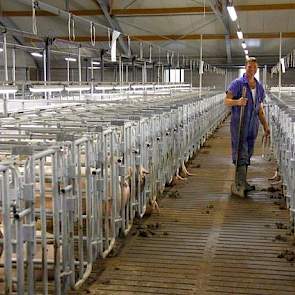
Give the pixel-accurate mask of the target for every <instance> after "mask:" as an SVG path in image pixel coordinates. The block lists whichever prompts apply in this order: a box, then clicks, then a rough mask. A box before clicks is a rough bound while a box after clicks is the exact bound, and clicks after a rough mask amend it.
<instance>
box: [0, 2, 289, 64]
mask: <svg viewBox="0 0 295 295" xmlns="http://www.w3.org/2000/svg"><path fill="white" fill-rule="evenodd" d="M103 1H105V2H107V5H108V7H109V13H110V14H111V15H112V18H113V19H114V20H115V21H116V23H117V24H116V25H119V26H118V27H117V29H118V28H120V30H121V31H122V32H123V33H124V34H125V35H129V36H130V37H131V40H132V42H131V48H132V51H133V53H134V54H137V55H138V54H139V43H140V42H141V41H140V40H144V41H143V44H144V45H143V46H144V52H145V55H148V51H149V44H153V56H158V55H159V52H160V54H161V55H162V56H165V55H166V51H167V50H169V51H174V52H175V55H177V54H178V53H179V55H180V56H182V55H185V56H189V57H193V58H199V54H200V44H201V42H200V36H201V35H202V37H203V41H202V44H203V56H204V60H205V61H207V62H209V63H211V64H218V65H222V64H227V63H229V62H230V59H229V55H230V56H231V62H230V63H231V64H242V63H243V62H244V57H245V55H244V52H243V50H242V47H241V41H240V40H238V39H237V36H236V30H237V24H236V23H233V22H231V21H230V19H229V16H228V14H227V12H226V9H225V8H224V9H223V10H222V11H221V12H222V13H223V14H222V15H221V17H220V15H219V16H218V15H216V14H215V13H214V12H213V11H212V9H211V7H212V6H210V5H213V7H215V8H217V7H218V5H219V3H221V4H223V5H224V7H225V6H226V4H225V3H226V1H222V0H206V1H204V0H199V1H197V0H183V1H179V0H158V1H151V0H109V1H107V0H83V1H78V0H42V2H45V3H47V4H50V5H51V6H55V7H58V8H60V9H63V10H66V9H67V8H69V10H70V11H71V12H72V13H73V14H75V15H80V16H81V17H83V18H85V19H88V20H91V21H93V22H96V23H100V24H104V25H107V26H110V23H109V22H108V21H107V20H106V18H105V16H104V15H103V13H102V11H101V10H100V6H99V4H98V2H103ZM24 2H26V1H24V0H14V1H11V0H2V1H1V12H0V13H1V14H2V17H1V20H3V21H2V22H4V24H9V25H7V27H11V26H14V28H17V29H19V30H21V31H25V32H32V17H31V13H32V12H31V6H30V5H28V4H24ZM27 2H28V3H30V2H31V1H27ZM204 4H205V5H204ZM233 4H234V6H235V7H236V10H237V14H238V22H239V25H240V27H241V29H242V31H243V33H244V36H245V41H246V44H247V46H248V50H249V54H250V55H251V56H256V57H257V58H258V59H259V61H260V63H262V64H275V63H277V61H278V59H279V45H280V39H279V32H282V33H283V39H282V53H283V55H287V54H288V53H289V52H290V51H291V50H292V49H294V48H295V3H294V1H287V0H281V1H280V0H273V1H271V0H268V1H264V0H256V1H255V0H253V1H245V0H236V1H233ZM67 5H68V7H67ZM41 10H42V9H41ZM42 11H43V10H42ZM43 12H44V11H43ZM38 13H39V14H38ZM43 14H44V13H43ZM67 22H68V20H67V18H66V17H61V16H57V15H48V13H47V15H46V13H45V16H44V15H40V12H38V11H37V27H38V35H39V36H41V37H43V38H45V37H47V36H50V37H55V38H63V39H67V38H68V23H67ZM224 24H225V25H224ZM227 24H228V25H227ZM75 34H76V40H77V41H79V42H81V43H82V44H83V46H89V47H91V44H90V42H89V35H90V26H88V25H87V24H86V23H80V22H79V21H78V20H76V21H75ZM96 36H97V38H96V39H97V40H100V41H99V42H96V45H95V47H97V48H107V47H108V42H107V40H108V32H107V29H106V28H103V27H99V26H96ZM226 36H228V40H229V41H226V38H225V37H226ZM85 40H86V41H85ZM23 42H24V43H25V44H27V45H38V46H42V43H40V42H38V41H37V40H34V39H32V38H23ZM226 42H228V43H226ZM226 44H227V45H228V49H229V51H227V50H226ZM71 46H72V45H71ZM158 46H160V47H161V50H160V51H159V49H158V48H157V47H158ZM66 47H68V45H67V46H66Z"/></svg>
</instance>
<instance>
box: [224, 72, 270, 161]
mask: <svg viewBox="0 0 295 295" xmlns="http://www.w3.org/2000/svg"><path fill="white" fill-rule="evenodd" d="M255 81H256V97H255V98H253V97H252V92H251V88H250V85H249V82H248V78H247V76H246V75H245V74H244V76H243V77H241V78H239V79H236V80H234V81H233V82H232V83H231V84H230V85H229V88H228V91H230V92H231V93H232V94H233V96H234V97H233V99H240V98H241V97H242V91H243V87H244V86H245V87H246V90H247V91H246V98H247V99H248V102H247V105H246V106H245V115H244V120H245V121H244V130H243V141H242V144H241V150H240V152H239V156H238V163H237V164H238V166H240V165H250V158H251V156H252V155H253V150H254V143H255V140H256V137H257V134H258V128H259V117H258V112H259V108H260V105H261V103H262V102H263V101H264V98H265V92H264V89H263V86H262V85H261V84H260V83H259V82H258V81H257V80H256V79H255ZM240 110H241V107H240V106H233V107H232V111H231V124H230V131H231V143H232V159H233V163H234V164H236V160H237V155H238V145H239V121H240Z"/></svg>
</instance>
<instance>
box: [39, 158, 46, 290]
mask: <svg viewBox="0 0 295 295" xmlns="http://www.w3.org/2000/svg"><path fill="white" fill-rule="evenodd" d="M39 185H40V218H41V249H42V272H43V273H42V274H43V276H42V280H43V293H44V294H48V265H47V241H46V200H45V199H46V195H45V159H44V158H41V159H40V163H39Z"/></svg>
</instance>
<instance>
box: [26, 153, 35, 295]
mask: <svg viewBox="0 0 295 295" xmlns="http://www.w3.org/2000/svg"><path fill="white" fill-rule="evenodd" d="M34 171H35V169H34V159H33V156H30V157H29V158H28V160H27V162H26V169H25V183H26V184H28V185H30V184H31V185H34V183H35V172H34ZM25 206H26V208H31V210H32V212H31V214H30V215H28V216H27V217H26V222H27V224H30V225H31V224H33V223H34V222H35V214H34V203H33V201H31V200H30V201H26V202H25ZM26 252H27V253H26V258H27V265H26V267H27V269H26V273H27V278H28V294H29V295H33V294H34V290H35V282H34V261H33V257H34V242H32V241H31V242H27V245H26Z"/></svg>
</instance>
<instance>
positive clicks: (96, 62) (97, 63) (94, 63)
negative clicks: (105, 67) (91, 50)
mask: <svg viewBox="0 0 295 295" xmlns="http://www.w3.org/2000/svg"><path fill="white" fill-rule="evenodd" d="M92 64H93V65H97V66H99V65H100V61H93V62H92Z"/></svg>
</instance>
